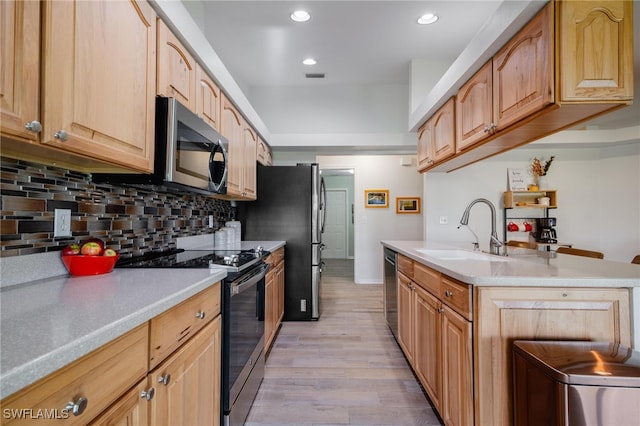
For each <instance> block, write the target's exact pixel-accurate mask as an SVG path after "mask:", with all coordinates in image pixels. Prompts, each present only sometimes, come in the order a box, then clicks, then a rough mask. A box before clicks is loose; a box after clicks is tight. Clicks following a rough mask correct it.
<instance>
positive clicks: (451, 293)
mask: <svg viewBox="0 0 640 426" xmlns="http://www.w3.org/2000/svg"><path fill="white" fill-rule="evenodd" d="M444 295H445V296H446V297H451V296H453V292H452V291H449V290H447V291H445V292H444Z"/></svg>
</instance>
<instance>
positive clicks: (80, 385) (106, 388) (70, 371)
mask: <svg viewBox="0 0 640 426" xmlns="http://www.w3.org/2000/svg"><path fill="white" fill-rule="evenodd" d="M148 337H149V327H148V323H144V324H143V325H141V326H139V327H138V328H136V329H135V330H132V331H130V332H129V333H127V334H125V335H124V336H122V337H120V338H118V339H116V340H114V341H113V342H110V343H108V344H106V345H105V346H103V347H101V348H98V349H96V350H95V351H93V352H91V353H90V354H88V355H86V356H84V357H82V358H80V359H79V360H77V361H75V362H73V363H71V364H69V365H68V366H66V367H63V368H61V369H60V370H58V371H56V372H55V373H53V374H51V375H49V376H47V377H46V378H44V379H42V380H40V381H38V382H36V383H34V384H33V385H31V386H29V387H27V388H26V389H24V390H22V391H20V392H18V393H16V394H14V395H12V396H10V397H9V398H7V399H5V400H4V401H2V408H3V416H2V424H3V425H9V424H11V425H28V424H34V423H37V424H39V425H40V424H41V425H47V424H55V425H65V426H66V425H80V424H83V425H84V424H87V423H89V422H90V421H91V420H92V419H93V418H95V417H96V416H97V415H98V414H100V413H101V412H102V411H103V410H104V409H106V408H107V407H108V406H109V405H110V404H111V403H112V402H114V401H115V400H116V399H118V398H119V397H120V395H123V394H124V393H125V392H126V391H127V390H128V389H129V388H131V387H132V386H133V385H135V384H136V383H137V382H138V381H140V379H142V378H143V377H144V376H145V375H146V374H147V359H148ZM81 398H84V400H86V405H85V408H84V411H82V412H81V413H80V414H78V415H74V414H72V413H71V411H66V410H65V407H66V406H67V404H68V403H69V402H72V401H73V402H76V403H77V402H78V401H79V400H80V399H81ZM7 410H9V411H7ZM7 413H13V414H11V415H7ZM36 416H37V417H36ZM36 420H37V421H36Z"/></svg>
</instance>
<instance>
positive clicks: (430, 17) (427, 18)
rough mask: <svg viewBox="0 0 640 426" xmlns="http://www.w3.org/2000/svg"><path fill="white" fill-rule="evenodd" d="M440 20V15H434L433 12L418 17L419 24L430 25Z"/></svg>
mask: <svg viewBox="0 0 640 426" xmlns="http://www.w3.org/2000/svg"><path fill="white" fill-rule="evenodd" d="M437 20H438V15H434V14H433V13H427V14H426V15H422V16H421V17H420V18H418V24H420V25H429V24H433V23H434V22H436V21H437Z"/></svg>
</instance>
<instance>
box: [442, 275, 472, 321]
mask: <svg viewBox="0 0 640 426" xmlns="http://www.w3.org/2000/svg"><path fill="white" fill-rule="evenodd" d="M471 288H472V287H471V286H470V285H467V284H462V283H459V282H456V281H453V280H452V279H451V278H447V277H442V283H441V287H440V299H441V300H442V302H443V303H445V304H447V305H448V306H450V307H451V308H453V310H455V311H456V312H458V313H459V314H460V315H462V316H463V317H465V318H466V319H467V320H469V321H471V306H472V304H471V295H472V292H471Z"/></svg>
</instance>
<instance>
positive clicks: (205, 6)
mask: <svg viewBox="0 0 640 426" xmlns="http://www.w3.org/2000/svg"><path fill="white" fill-rule="evenodd" d="M507 1H515V0H507ZM501 3H502V1H501V0H471V1H458V0H450V1H365V0H356V1H345V0H340V1H337V0H334V1H331V0H311V1H309V0H307V1H303V0H300V1H297V0H281V1H268V0H264V1H243V0H236V1H218V0H205V1H202V2H190V1H186V2H185V6H186V7H187V9H188V10H189V12H190V13H191V14H192V15H193V16H194V20H195V21H196V22H197V23H198V25H200V26H201V27H202V28H203V30H204V34H205V37H206V38H207V39H208V41H209V42H210V44H211V46H212V47H213V49H214V50H215V52H216V54H217V55H218V56H219V57H220V59H221V60H222V62H223V63H224V65H225V66H226V68H227V69H228V71H229V73H230V74H231V76H232V77H233V78H234V80H235V81H236V82H237V83H238V85H239V86H240V87H241V88H243V89H244V90H245V91H246V92H247V93H249V96H248V98H249V101H250V100H251V99H250V91H251V88H255V87H282V86H312V87H317V86H323V85H327V86H329V85H330V86H344V85H368V84H378V85H388V84H406V85H409V84H410V81H409V79H410V72H409V69H410V62H411V60H412V59H424V58H433V59H434V60H438V61H451V62H452V61H453V60H454V59H455V58H456V57H457V56H458V55H459V54H460V53H461V52H462V50H463V49H464V48H465V47H466V46H467V45H468V44H469V42H470V41H471V40H472V38H473V37H474V35H475V34H476V33H477V32H478V30H479V29H480V28H481V27H482V25H484V23H485V22H487V21H488V19H489V18H490V17H491V15H492V14H493V13H494V12H495V11H496V9H497V8H498V7H499V5H500V4H501ZM297 9H304V10H307V11H308V12H309V13H310V14H311V20H310V21H309V22H307V23H295V22H293V21H291V20H290V19H289V14H290V13H291V12H292V11H294V10H297ZM634 9H635V10H634V12H635V20H636V25H635V29H634V32H635V39H636V40H639V39H640V36H639V34H640V31H639V27H640V4H638V5H636V7H635V8H634ZM428 12H431V13H436V14H438V15H439V16H440V19H439V21H438V22H436V23H435V24H433V25H428V26H419V25H417V24H416V20H417V19H418V17H419V16H420V15H422V14H424V13H428ZM636 52H637V49H636ZM306 57H314V58H315V59H317V60H318V64H317V65H315V66H311V67H309V66H305V65H303V64H302V63H301V62H302V60H303V59H304V58H306ZM639 57H640V55H636V57H635V71H636V72H635V74H636V82H640V73H639V72H638V70H640V66H639V63H640V58H639ZM307 72H311V73H325V74H326V77H325V78H324V79H322V80H320V79H307V78H305V73H307ZM635 89H636V99H640V83H636V88H635ZM639 105H640V100H639V101H637V102H636V104H635V105H634V106H633V107H628V108H624V109H622V110H620V111H619V112H616V113H612V114H609V115H607V116H605V117H603V118H601V119H598V120H597V121H595V122H592V123H590V124H593V125H595V124H597V125H599V126H600V128H619V127H628V126H633V125H639V124H640V112H639V111H640V109H639ZM258 113H260V111H258ZM265 124H266V125H267V127H268V126H269V123H268V122H267V123H265Z"/></svg>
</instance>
